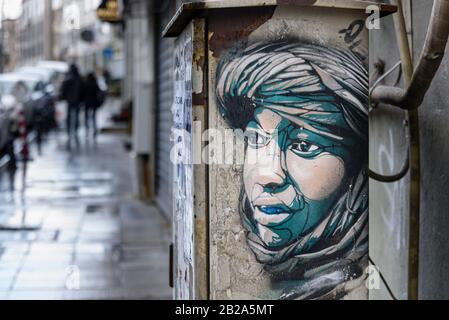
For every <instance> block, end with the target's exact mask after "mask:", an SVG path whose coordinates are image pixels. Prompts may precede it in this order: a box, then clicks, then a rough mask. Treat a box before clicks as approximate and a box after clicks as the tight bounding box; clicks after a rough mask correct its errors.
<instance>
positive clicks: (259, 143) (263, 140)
mask: <svg viewBox="0 0 449 320" xmlns="http://www.w3.org/2000/svg"><path fill="white" fill-rule="evenodd" d="M267 141H268V138H267V137H265V136H263V135H261V134H260V133H257V132H255V131H254V132H248V133H247V134H246V142H247V143H248V145H249V146H250V147H253V148H258V147H263V146H264V145H266V144H267Z"/></svg>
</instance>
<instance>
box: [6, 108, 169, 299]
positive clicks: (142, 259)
mask: <svg viewBox="0 0 449 320" xmlns="http://www.w3.org/2000/svg"><path fill="white" fill-rule="evenodd" d="M108 107H109V106H104V107H103V108H106V109H107V108H108ZM80 138H81V141H80V146H79V148H78V149H77V148H76V147H73V149H72V151H71V152H69V151H67V149H66V138H65V135H64V134H63V133H61V134H55V135H52V136H51V137H50V138H49V140H48V141H47V142H46V143H45V145H44V147H43V155H42V156H37V155H36V154H35V153H34V152H33V154H34V156H35V161H33V162H31V163H30V164H29V168H28V169H29V171H28V175H27V180H26V181H27V188H26V191H25V193H24V198H23V201H22V200H21V197H20V196H21V193H20V190H19V189H18V190H17V191H16V192H15V194H14V195H13V198H14V201H11V195H10V194H9V192H7V191H5V190H8V188H7V185H6V184H5V183H6V181H4V183H3V185H2V189H1V190H2V192H1V193H0V223H2V224H16V225H17V224H18V223H20V221H21V218H22V213H23V212H26V221H25V222H26V224H28V225H37V226H40V230H38V231H36V232H34V231H33V232H17V231H0V298H1V299H170V298H171V296H172V294H171V289H170V288H169V286H168V244H169V242H170V227H169V224H167V223H166V222H165V220H164V218H163V217H162V216H161V214H160V213H159V212H158V211H157V209H156V208H155V207H152V206H147V205H144V204H142V203H140V202H138V201H136V200H134V198H133V197H132V195H131V177H130V173H131V161H130V158H129V155H128V154H127V153H126V152H125V151H124V148H123V141H124V139H125V138H126V136H124V135H117V134H104V135H100V136H99V137H98V141H97V143H96V144H94V142H93V141H92V140H85V139H84V134H83V132H81V134H80ZM19 173H20V171H19ZM16 186H17V187H18V188H19V187H20V181H19V177H18V181H17V185H16ZM78 281H79V283H78V284H79V288H77V285H76V284H77V282H78Z"/></svg>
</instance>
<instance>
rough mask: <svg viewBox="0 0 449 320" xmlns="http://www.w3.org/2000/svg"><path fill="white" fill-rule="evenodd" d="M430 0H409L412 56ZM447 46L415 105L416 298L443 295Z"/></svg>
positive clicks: (448, 219) (448, 152) (448, 155)
mask: <svg viewBox="0 0 449 320" xmlns="http://www.w3.org/2000/svg"><path fill="white" fill-rule="evenodd" d="M431 3H432V1H416V0H414V1H413V28H414V30H413V31H414V32H413V39H414V43H415V45H414V59H415V61H416V60H417V59H418V58H419V54H420V50H421V47H422V45H423V42H424V38H425V35H426V30H427V25H428V21H429V17H430V11H431V8H432V6H431ZM448 88H449V46H447V47H446V55H445V57H444V59H443V62H442V64H441V67H440V69H439V71H438V73H437V75H436V77H435V79H434V81H433V83H432V85H431V87H430V89H429V91H428V93H427V95H426V98H425V100H424V103H423V105H422V106H421V108H420V110H419V117H420V125H421V129H420V139H421V141H420V143H421V179H422V180H421V181H422V184H421V222H420V225H421V239H420V273H419V277H420V279H419V292H420V295H419V296H420V298H421V299H449V276H448V270H449V258H448V257H449V241H448V239H449V232H448V226H449V214H448V212H449V193H448V191H447V186H448V184H449V166H448V159H449V144H448V143H447V139H448V136H449V126H448V125H447V124H448V121H449V113H448V111H449V91H448Z"/></svg>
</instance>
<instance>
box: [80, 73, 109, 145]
mask: <svg viewBox="0 0 449 320" xmlns="http://www.w3.org/2000/svg"><path fill="white" fill-rule="evenodd" d="M104 95H105V92H104V91H103V90H102V89H101V88H100V86H99V83H98V79H97V77H96V76H95V73H93V72H91V73H89V74H88V75H87V78H86V82H85V85H84V112H85V125H86V135H87V134H89V131H90V129H91V128H92V130H93V135H94V137H95V136H96V135H97V117H96V115H97V109H98V108H99V107H100V106H101V105H102V104H103V102H104Z"/></svg>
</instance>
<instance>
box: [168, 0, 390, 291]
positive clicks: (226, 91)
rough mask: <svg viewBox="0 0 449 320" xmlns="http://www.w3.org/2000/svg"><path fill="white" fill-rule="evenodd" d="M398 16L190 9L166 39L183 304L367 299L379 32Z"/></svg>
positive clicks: (347, 6)
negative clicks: (169, 41) (372, 49)
mask: <svg viewBox="0 0 449 320" xmlns="http://www.w3.org/2000/svg"><path fill="white" fill-rule="evenodd" d="M395 9H396V8H395V7H394V6H391V5H386V4H379V3H369V2H365V1H363V2H361V1H340V0H332V1H330V0H320V1H284V0H277V1H276V0H271V1H257V0H254V1H249V0H248V1H246V0H241V1H233V0H231V1H212V2H208V1H205V2H196V3H187V4H183V5H182V6H181V8H180V10H178V12H177V13H176V15H175V17H174V18H173V19H172V20H171V22H170V23H169V25H168V26H167V27H166V29H165V36H175V37H177V39H176V45H175V53H174V55H175V59H174V60H175V61H174V70H175V74H174V79H175V82H174V88H175V96H174V97H173V100H174V102H173V123H174V125H173V140H174V147H173V150H172V157H171V160H172V162H173V163H174V175H173V188H174V189H173V192H174V204H173V208H174V212H173V221H174V223H173V233H174V239H173V242H174V254H173V257H174V262H173V279H174V296H175V297H176V298H178V299H249V298H254V299H367V298H368V286H367V282H368V281H369V279H368V273H369V271H368V171H367V169H368V100H369V98H368V96H369V92H368V91H369V77H368V75H369V72H368V59H369V47H368V46H369V43H368V29H369V28H378V27H379V21H378V18H380V17H381V16H384V15H386V14H389V13H392V12H394V11H395Z"/></svg>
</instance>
